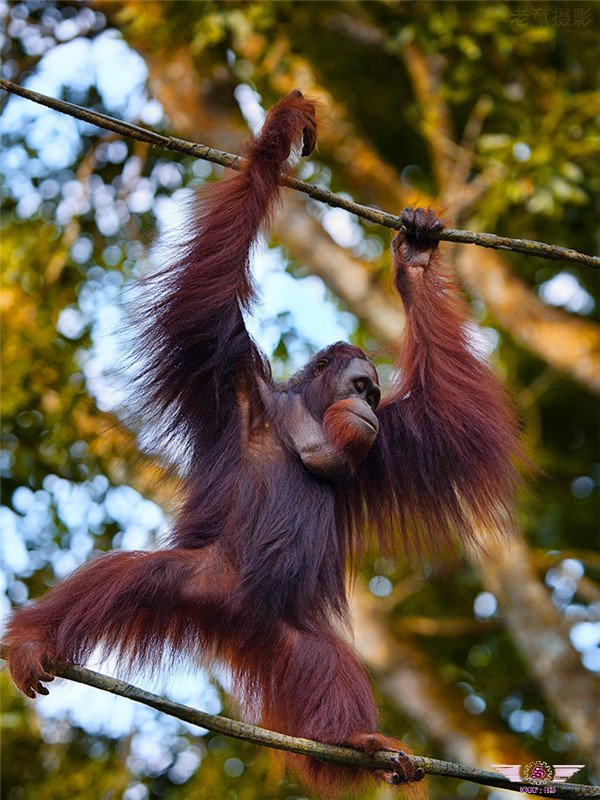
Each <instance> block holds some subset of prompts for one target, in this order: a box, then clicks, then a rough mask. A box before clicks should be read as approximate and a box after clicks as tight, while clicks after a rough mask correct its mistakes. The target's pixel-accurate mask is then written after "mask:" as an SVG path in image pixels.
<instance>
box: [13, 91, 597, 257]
mask: <svg viewBox="0 0 600 800" xmlns="http://www.w3.org/2000/svg"><path fill="white" fill-rule="evenodd" d="M0 88H2V89H5V90H6V91H7V92H12V93H13V94H17V95H19V96H20V97H24V98H26V99H27V100H32V101H33V102H35V103H40V104H41V105H44V106H47V107H48V108H52V109H54V110H56V111H61V112H62V113H64V114H69V115H70V116H72V117H75V118H76V119H81V120H83V121H84V122H89V123H90V124H92V125H97V126H98V127H99V128H104V129H105V130H110V131H114V132H115V133H118V134H120V135H122V136H128V137H129V138H131V139H137V140H138V141H141V142H148V143H150V144H155V145H158V146H159V147H163V148H164V149H166V150H174V151H175V152H178V153H184V154H185V155H191V156H195V157H196V158H201V159H203V160H205V161H210V162H212V163H213V164H220V165H221V166H223V167H229V168H230V169H236V170H239V169H240V168H241V166H242V163H243V159H242V158H241V156H238V155H235V154H233V153H226V152H224V151H223V150H217V149H215V148H214V147H208V146H207V145H203V144H198V143H195V142H189V141H186V140H185V139H178V138H177V137H175V136H164V135H163V134H160V133H156V132H155V131H152V130H149V129H148V128H142V127H140V126H139V125H134V124H133V123H131V122H125V121H124V120H119V119H115V118H114V117H110V116H108V115H107V114H101V113H100V112H97V111H90V110H89V109H86V108H82V107H81V106H78V105H75V104H74V103H69V102H67V101H66V100H57V99H56V98H53V97H48V96H47V95H44V94H40V93H39V92H34V91H32V90H31V89H26V88H25V87H24V86H19V85H18V84H16V83H13V82H12V81H7V80H5V79H4V78H2V79H0ZM280 182H281V184H282V185H284V186H287V187H289V188H290V189H296V190H297V191H299V192H304V194H307V195H308V196H309V197H312V198H313V199H315V200H320V201H321V202H323V203H327V205H329V206H332V207H333V208H342V209H344V210H345V211H349V212H350V213H352V214H356V216H358V217H362V218H363V219H366V220H369V221H370V222H374V223H376V224H378V225H383V226H385V227H387V228H393V229H395V230H399V229H400V228H401V227H402V223H401V221H400V218H399V217H397V216H395V215H394V214H390V213H388V212H386V211H380V210H379V209H376V208H371V207H370V206H364V205H361V204H360V203H354V202H352V201H351V200H347V199H346V198H344V197H340V196H339V195H336V194H334V193H333V192H329V191H327V190H326V189H322V188H321V187H319V186H315V185H314V184H310V183H305V182H304V181H301V180H298V179H297V178H290V177H289V176H287V175H282V176H281V178H280ZM435 236H436V238H438V239H440V240H442V241H446V242H462V243H464V244H475V245H478V246H479V247H491V248H493V249H494V250H512V251H513V252H515V253H524V254H526V255H530V256H537V257H539V258H546V259H550V260H552V261H559V260H565V261H574V262H576V263H579V264H583V265H584V266H587V267H594V268H596V269H600V256H590V255H585V254H584V253H579V252H578V251H577V250H573V249H571V248H567V247H559V246H558V245H552V244H546V243H545V242H536V241H532V240H530V239H510V238H508V237H506V236H497V235H496V234H493V233H475V232H474V231H461V230H455V229H453V228H444V229H443V230H442V231H440V232H439V233H436V234H435Z"/></svg>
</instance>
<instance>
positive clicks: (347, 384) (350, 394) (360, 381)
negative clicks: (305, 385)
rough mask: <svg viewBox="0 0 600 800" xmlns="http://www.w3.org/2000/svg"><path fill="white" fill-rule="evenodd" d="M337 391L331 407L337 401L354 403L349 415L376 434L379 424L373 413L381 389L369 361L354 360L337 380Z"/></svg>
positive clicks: (377, 403) (375, 371) (379, 398)
mask: <svg viewBox="0 0 600 800" xmlns="http://www.w3.org/2000/svg"><path fill="white" fill-rule="evenodd" d="M337 387H338V388H337V391H336V393H335V396H334V398H333V400H332V403H331V405H333V403H336V402H337V401H338V400H346V399H352V400H354V401H355V403H354V404H353V407H352V409H351V410H350V411H349V413H351V414H353V415H354V416H355V417H356V420H357V422H358V424H360V425H361V427H363V428H365V429H372V430H374V433H375V434H377V431H378V430H379V423H378V421H377V417H376V416H375V414H374V413H373V412H374V411H375V409H376V408H377V406H378V405H379V401H380V400H381V389H380V388H379V378H378V376H377V370H376V369H375V367H374V366H373V364H371V362H370V361H365V360H364V359H362V358H354V359H352V361H351V362H350V363H349V364H348V366H347V367H346V368H345V369H344V370H343V371H342V373H341V374H340V376H339V378H338V383H337Z"/></svg>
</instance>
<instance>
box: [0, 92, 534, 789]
mask: <svg viewBox="0 0 600 800" xmlns="http://www.w3.org/2000/svg"><path fill="white" fill-rule="evenodd" d="M314 113H315V109H314V105H313V104H312V103H311V102H310V101H308V100H306V99H305V98H304V97H302V95H301V94H300V93H299V92H295V93H292V94H291V95H289V96H288V97H286V98H284V100H282V101H281V102H280V103H279V104H278V105H277V106H276V107H275V108H274V109H273V110H272V111H271V112H270V114H269V116H268V118H267V121H266V124H265V126H264V128H263V131H262V133H261V134H260V136H259V137H258V138H257V139H256V140H255V141H253V142H252V143H251V144H250V146H249V148H248V151H247V153H246V155H247V161H246V164H245V166H244V168H243V170H242V171H241V172H239V173H236V174H235V175H234V176H233V177H232V178H230V179H228V180H225V181H222V182H219V183H217V184H216V185H215V184H211V185H210V187H209V189H208V191H207V192H206V193H205V194H203V195H201V196H200V198H199V201H198V205H197V207H196V209H195V215H194V225H193V227H192V228H191V230H190V235H189V239H188V240H187V241H184V242H182V243H181V244H180V246H179V250H178V253H177V255H176V257H175V259H174V262H173V263H172V264H171V265H170V266H169V267H168V268H167V269H166V270H165V271H164V272H163V273H162V275H161V276H160V277H159V279H158V280H157V281H156V282H155V283H154V284H151V286H152V287H153V291H154V300H153V302H152V303H151V304H150V306H149V309H148V311H147V314H146V319H145V326H146V333H145V337H144V339H143V351H144V353H145V354H146V356H147V354H150V355H149V356H147V358H146V376H145V377H146V378H147V379H148V383H147V385H148V387H149V389H148V401H149V403H150V405H151V406H152V408H153V409H154V410H155V411H156V412H157V414H158V416H159V418H160V420H161V422H160V425H161V429H162V430H164V431H166V432H167V434H169V435H171V436H173V437H174V438H175V439H177V441H178V442H180V443H181V442H183V443H185V446H186V448H187V451H186V456H185V464H184V466H185V471H186V473H187V482H188V485H189V497H188V499H187V501H186V503H185V505H184V507H183V509H182V511H181V513H180V515H179V518H178V520H177V523H176V525H175V529H174V531H173V534H172V539H171V545H170V548H169V549H165V550H162V551H157V552H152V553H144V552H120V553H112V554H109V555H105V556H102V557H99V558H97V559H95V560H93V561H91V562H90V563H89V564H87V565H85V566H84V567H82V568H81V569H80V570H78V571H77V572H76V573H75V574H74V575H72V576H71V577H69V578H68V579H67V580H65V581H63V582H62V583H61V584H59V585H58V586H57V587H55V588H54V589H52V590H51V591H50V592H48V593H47V594H46V596H45V597H43V598H42V599H41V600H38V601H37V602H36V603H34V604H32V605H29V606H27V607H25V608H22V609H20V610H19V611H17V612H16V614H15V615H14V616H13V618H12V620H11V623H10V626H9V632H8V636H7V639H6V645H7V648H8V651H9V663H10V668H11V671H12V674H13V677H14V679H15V681H16V683H17V684H18V685H19V686H20V688H21V689H23V691H25V692H26V693H27V694H29V695H30V696H35V693H36V692H39V693H46V692H47V690H46V689H45V687H44V686H43V685H42V682H43V681H45V680H47V679H49V677H50V676H49V675H48V673H47V671H46V669H47V666H48V664H49V662H50V661H51V660H52V659H58V660H64V661H73V662H77V663H82V662H85V660H86V659H88V658H89V657H90V655H91V654H92V652H94V651H95V650H96V648H98V647H99V648H101V649H102V650H104V652H113V653H116V654H117V655H118V657H119V659H120V663H122V664H124V665H125V666H127V667H133V668H136V667H138V666H141V665H144V664H151V665H154V666H159V664H160V663H161V662H162V661H164V660H167V661H173V660H175V659H177V658H180V657H182V656H186V657H191V658H197V659H201V660H203V661H204V662H211V661H214V660H215V659H216V660H218V661H221V662H225V663H226V664H228V665H229V667H230V669H231V672H232V675H233V679H234V692H235V694H236V696H237V697H238V699H239V700H240V701H241V702H242V703H243V704H244V705H245V706H246V707H247V708H248V709H251V710H253V711H256V712H257V713H259V714H260V718H261V720H262V722H263V724H264V725H265V726H267V727H271V728H273V729H275V730H278V731H282V732H284V733H288V734H292V735H297V736H304V737H307V738H313V739H316V740H319V741H323V742H328V743H335V744H344V743H345V744H349V745H352V746H356V747H359V748H362V749H365V750H367V751H373V750H376V749H378V748H386V749H391V748H399V747H402V745H401V743H398V742H395V741H393V740H390V739H388V738H386V737H384V736H382V735H381V734H376V733H374V731H375V729H376V725H377V713H376V707H375V701H374V698H373V694H372V691H371V688H370V685H369V681H368V678H367V676H366V674H365V672H364V670H363V668H362V666H361V665H360V663H359V661H358V659H357V657H356V655H355V653H354V652H353V650H352V648H351V647H350V645H348V644H347V643H346V642H345V641H344V639H343V638H342V637H341V636H340V634H339V632H338V629H339V628H340V627H343V625H344V623H345V622H346V621H347V620H346V616H347V600H346V587H345V570H346V564H347V562H348V560H349V559H350V558H351V556H352V554H353V553H354V552H355V551H356V549H357V547H358V546H359V545H360V542H361V541H362V540H364V537H365V525H366V524H367V523H368V524H371V525H372V526H374V527H375V529H376V530H377V531H378V532H379V533H380V535H381V539H382V542H383V543H384V545H387V546H391V545H392V544H393V543H394V544H395V542H397V541H398V540H399V539H400V541H402V542H404V543H405V544H406V543H410V542H411V541H412V540H415V539H416V538H417V537H420V540H421V541H424V540H425V538H428V539H429V540H430V541H433V543H434V545H435V544H438V543H441V544H444V543H446V542H447V541H448V539H449V537H450V536H451V535H454V534H458V535H460V536H462V537H463V538H464V539H466V540H476V539H477V537H478V536H479V534H480V531H481V529H482V528H484V527H491V526H492V525H493V524H498V522H499V521H500V518H501V516H502V514H504V513H506V510H507V509H508V508H509V507H510V504H511V499H512V494H513V491H514V486H515V472H514V469H513V467H512V464H511V457H512V456H513V455H514V454H515V453H517V452H518V446H517V440H516V435H515V425H514V420H513V418H512V415H511V414H510V412H509V411H507V410H506V405H505V403H504V400H503V397H502V392H501V389H500V387H499V385H498V384H497V382H496V380H495V378H494V377H493V376H492V374H491V372H490V370H489V369H488V367H487V366H486V365H485V364H484V363H483V362H482V361H480V360H479V359H478V358H477V357H476V356H475V355H473V353H472V352H471V349H470V347H469V342H468V341H467V336H466V331H465V319H466V315H465V311H464V308H463V306H462V304H461V302H460V301H459V299H458V297H457V295H456V293H455V290H454V288H453V287H452V285H451V283H450V281H449V278H448V277H447V276H446V275H445V274H444V272H443V269H442V266H441V261H440V259H439V257H438V255H437V252H436V243H435V242H432V241H431V240H430V239H428V238H427V237H426V239H425V241H423V242H421V243H419V241H417V240H416V239H418V236H417V237H416V233H415V231H416V230H417V228H414V226H413V223H414V222H415V221H417V222H420V223H421V226H420V228H418V230H419V231H421V233H422V231H423V230H426V226H425V228H423V224H422V223H423V220H422V219H420V218H417V217H415V216H414V213H413V212H411V213H409V214H408V216H407V217H406V226H407V232H406V234H405V235H404V234H401V235H399V237H397V239H396V240H395V245H394V264H395V274H396V285H397V287H398V290H399V292H400V294H401V295H402V297H403V300H404V303H405V306H406V310H407V332H406V336H405V343H404V348H403V351H402V354H401V357H400V361H399V365H398V366H399V371H398V377H397V379H396V380H395V382H394V384H393V386H392V391H391V393H390V394H389V395H388V397H387V398H386V399H385V400H384V402H383V403H382V405H381V406H380V407H379V409H378V410H377V412H376V413H377V418H378V421H379V435H378V436H377V438H376V440H375V444H374V445H373V447H372V448H371V450H370V452H369V453H368V455H366V458H365V457H364V456H365V453H366V450H367V449H368V447H367V446H366V444H365V442H366V440H361V441H359V439H358V438H355V439H354V440H353V439H352V436H351V435H350V431H351V428H350V427H348V424H347V422H345V421H344V416H343V411H344V402H345V401H342V402H341V403H339V402H338V403H336V404H332V403H331V402H330V401H329V400H328V399H327V398H329V397H331V396H333V395H332V392H334V388H335V386H336V381H338V382H339V381H340V377H339V376H340V375H341V374H343V370H344V368H345V367H346V365H348V364H350V363H355V361H356V359H358V360H359V362H360V360H361V359H363V360H365V361H366V356H365V355H364V353H362V351H360V350H359V349H358V348H356V347H353V346H351V345H347V344H343V343H338V344H336V345H332V346H330V347H329V348H327V349H326V350H325V351H322V353H320V354H319V355H318V356H317V357H316V358H315V359H314V360H313V361H311V363H310V364H309V365H307V367H306V368H305V369H304V370H303V371H302V372H301V373H300V374H299V375H298V376H296V377H295V378H294V379H293V380H292V381H290V383H289V384H287V385H285V386H276V385H275V384H274V382H273V380H272V378H271V375H270V370H269V366H268V363H267V361H266V359H265V358H264V356H263V354H262V353H261V352H260V350H259V349H258V347H257V346H256V345H255V343H254V342H253V341H252V340H251V338H250V337H249V335H248V333H247V331H246V329H245V326H244V323H243V317H242V311H241V309H242V308H248V307H249V306H250V304H251V302H252V300H253V298H254V290H253V287H252V282H251V278H250V274H249V254H250V251H251V247H252V245H253V242H254V241H255V239H256V236H257V233H258V231H259V230H260V228H261V226H263V225H264V224H265V223H266V222H267V221H268V220H269V218H270V215H271V214H272V212H273V209H274V207H275V204H276V201H277V198H278V194H279V185H278V176H279V171H280V169H281V168H282V165H284V163H285V162H286V159H287V158H288V156H289V154H290V150H291V149H292V147H293V146H298V147H299V146H302V145H303V151H304V153H305V154H307V153H309V152H310V151H311V150H312V148H313V147H314V144H315V137H316V124H315V122H314ZM416 213H417V215H418V214H422V213H424V212H416ZM411 214H413V215H412V216H411ZM427 219H429V221H430V223H431V226H432V228H434V227H435V225H437V224H439V223H437V222H436V221H435V220H434V218H427ZM427 219H426V221H427ZM411 226H412V227H411ZM415 237H416V238H415ZM319 359H320V361H324V362H327V363H328V364H329V365H330V366H329V368H328V370H327V371H326V372H324V373H323V376H322V377H319V378H318V379H317V378H316V377H315V376H316V375H317V369H316V367H315V365H316V364H318V363H319ZM266 397H268V398H270V405H268V406H267V404H266V400H265V398H266ZM298 398H302V401H303V402H304V403H305V406H306V408H307V409H308V410H309V411H310V413H311V414H312V415H313V417H314V419H318V420H323V419H324V427H325V429H326V432H327V433H328V436H329V437H330V439H331V441H333V442H334V443H335V442H337V443H338V445H339V446H340V447H342V448H346V449H347V451H348V458H349V463H350V465H351V466H352V467H353V470H352V474H349V475H348V476H347V478H346V479H343V480H340V481H339V482H337V483H336V482H332V481H329V480H326V479H324V478H322V477H319V476H318V475H315V474H313V473H312V472H311V471H309V470H308V469H307V468H306V467H305V466H304V464H303V463H302V461H301V459H300V458H299V457H298V455H297V453H296V452H294V450H293V448H292V447H291V446H290V444H289V437H287V438H286V422H287V418H288V413H289V412H288V409H289V408H290V407H291V404H292V401H294V399H298ZM328 406H331V407H330V409H329V412H328V411H327V408H328ZM327 414H329V416H327ZM361 458H363V459H364V460H363V461H362V463H359V462H360V460H361ZM392 533H393V534H398V535H394V537H393V541H392V535H391V534H392ZM291 762H292V763H293V765H294V766H295V767H296V768H298V769H300V771H301V772H302V774H303V775H304V778H305V779H306V780H307V781H308V782H309V783H310V784H311V785H312V786H313V787H315V788H316V790H317V791H319V792H321V794H322V795H323V796H324V797H327V798H329V797H333V796H334V795H336V794H338V793H339V792H340V791H342V790H344V791H345V790H348V789H350V790H352V789H356V791H360V788H359V787H360V785H361V784H360V781H357V779H356V778H357V773H356V771H355V770H348V769H346V768H342V767H335V766H332V765H327V764H321V763H318V762H316V761H313V760H310V759H306V758H300V757H292V758H291ZM410 785H411V787H412V786H417V787H418V786H419V784H410ZM415 791H418V789H416V790H415Z"/></svg>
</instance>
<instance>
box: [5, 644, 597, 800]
mask: <svg viewBox="0 0 600 800" xmlns="http://www.w3.org/2000/svg"><path fill="white" fill-rule="evenodd" d="M5 655H6V653H5V652H4V650H3V649H1V648H0V657H2V658H4V656H5ZM48 671H49V672H51V673H52V674H53V675H56V676H57V677H59V678H67V679H68V680H71V681H75V682H76V683H83V684H86V685H87V686H93V687H94V688H96V689H102V690H103V691H105V692H110V693H111V694H116V695H119V696H121V697H127V698H128V699H129V700H134V701H135V702H136V703H143V704H144V705H146V706H149V707H150V708H155V709H156V710H157V711H161V712H163V713H164V714H169V715H170V716H172V717H176V718H177V719H180V720H182V721H183V722H188V723H191V724H192V725H198V726H199V727H201V728H207V729H208V730H211V731H215V732H216V733H221V734H223V735H224V736H231V737H232V738H234V739H242V740H243V741H246V742H250V743H251V744H257V745H261V746H264V747H272V748H274V749H276V750H286V751H288V752H290V753H298V754H300V755H304V756H312V757H313V758H318V759H319V760H320V761H328V762H331V763H334V764H344V765H346V766H354V767H363V768H366V769H381V770H386V771H389V772H391V771H393V770H394V765H393V763H392V761H391V758H392V756H393V753H389V752H386V751H380V752H379V753H375V754H373V755H367V753H361V752H360V751H358V750H353V749H351V748H349V747H337V746H334V745H329V744H322V743H320V742H315V741H312V740H311V739H300V738H297V737H295V736H286V735H285V734H283V733H276V732H275V731H269V730H267V729H266V728H259V727H258V726H256V725H250V724H248V723H247V722H238V721H237V720H233V719H229V718H227V717H221V716H219V715H216V714H208V713H206V712H205V711H199V710H198V709H195V708H190V707H189V706H184V705H182V704H181V703H175V702H173V701H172V700H167V698H166V697H161V696H160V695H156V694H153V693H151V692H147V691H146V690H145V689H140V688H138V687H137V686H133V684H131V683H126V682H125V681H122V680H119V679H118V678H111V677H109V676H108V675H103V674H102V673H100V672H95V671H94V670H91V669H87V668H86V667H79V666H76V665H74V664H60V663H54V664H52V665H50V666H49V667H48ZM411 760H412V761H413V763H414V764H415V766H416V767H421V768H422V769H423V770H424V771H425V772H426V773H428V774H429V775H440V776H443V777H447V778H458V779H460V780H469V781H472V782H473V783H478V784H481V785H482V786H493V787H498V788H502V789H509V790H512V791H515V792H518V791H520V787H521V786H529V784H525V783H514V782H511V781H509V780H508V778H505V777H504V776H503V775H500V774H499V773H495V772H489V771H487V770H481V769H472V768H470V767H463V766H462V765H460V764H453V763H452V762H450V761H440V760H438V759H436V758H427V757H423V756H411ZM546 786H552V787H553V788H556V791H555V792H553V793H552V796H553V797H557V798H573V797H600V792H599V791H598V789H597V788H595V787H594V786H584V785H583V784H577V783H551V784H546Z"/></svg>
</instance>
